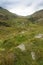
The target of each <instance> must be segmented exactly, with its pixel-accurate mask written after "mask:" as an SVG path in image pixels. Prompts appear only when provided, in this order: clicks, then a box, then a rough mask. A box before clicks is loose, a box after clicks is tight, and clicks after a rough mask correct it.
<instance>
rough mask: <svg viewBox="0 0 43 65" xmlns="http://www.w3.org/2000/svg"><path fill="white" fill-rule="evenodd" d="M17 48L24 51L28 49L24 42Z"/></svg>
mask: <svg viewBox="0 0 43 65" xmlns="http://www.w3.org/2000/svg"><path fill="white" fill-rule="evenodd" d="M17 48H19V49H21V50H22V51H25V50H26V49H25V45H24V44H20V45H18V46H17Z"/></svg>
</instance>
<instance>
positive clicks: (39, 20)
mask: <svg viewBox="0 0 43 65" xmlns="http://www.w3.org/2000/svg"><path fill="white" fill-rule="evenodd" d="M0 65H43V10H40V11H37V12H35V13H34V14H32V15H31V16H26V17H22V16H18V15H16V14H13V13H11V12H9V11H8V10H6V9H4V8H2V7H0Z"/></svg>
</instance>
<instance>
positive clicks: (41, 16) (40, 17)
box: [29, 10, 43, 23]
mask: <svg viewBox="0 0 43 65" xmlns="http://www.w3.org/2000/svg"><path fill="white" fill-rule="evenodd" d="M29 20H31V21H32V22H33V23H43V22H42V21H43V10H39V11H37V12H35V13H34V14H32V15H31V16H30V17H29Z"/></svg>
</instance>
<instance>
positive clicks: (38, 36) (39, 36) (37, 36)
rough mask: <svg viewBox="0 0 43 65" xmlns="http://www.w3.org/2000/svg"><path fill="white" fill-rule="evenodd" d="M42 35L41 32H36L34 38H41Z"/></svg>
mask: <svg viewBox="0 0 43 65" xmlns="http://www.w3.org/2000/svg"><path fill="white" fill-rule="evenodd" d="M42 37H43V34H38V35H36V36H35V38H42Z"/></svg>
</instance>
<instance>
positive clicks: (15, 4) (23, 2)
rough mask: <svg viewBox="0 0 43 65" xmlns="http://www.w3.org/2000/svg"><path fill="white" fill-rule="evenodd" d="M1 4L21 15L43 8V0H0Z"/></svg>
mask: <svg viewBox="0 0 43 65" xmlns="http://www.w3.org/2000/svg"><path fill="white" fill-rule="evenodd" d="M0 6H1V7H3V8H6V9H7V10H9V11H10V12H12V13H15V14H17V15H21V16H27V15H31V14H33V13H34V12H35V11H38V10H40V9H43V0H0Z"/></svg>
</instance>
